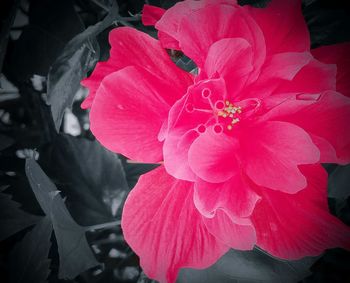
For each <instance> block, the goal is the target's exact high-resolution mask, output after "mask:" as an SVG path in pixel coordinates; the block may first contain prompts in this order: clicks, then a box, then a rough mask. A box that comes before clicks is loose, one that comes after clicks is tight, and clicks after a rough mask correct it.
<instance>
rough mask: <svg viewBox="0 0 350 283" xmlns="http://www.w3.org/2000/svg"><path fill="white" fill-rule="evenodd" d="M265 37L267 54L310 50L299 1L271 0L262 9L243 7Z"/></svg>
mask: <svg viewBox="0 0 350 283" xmlns="http://www.w3.org/2000/svg"><path fill="white" fill-rule="evenodd" d="M244 7H245V8H246V9H247V10H249V11H250V12H251V15H252V17H253V18H254V19H255V20H256V22H257V23H258V25H259V26H260V28H261V30H262V31H263V33H264V36H265V42H266V48H267V53H268V54H270V55H271V54H273V53H280V52H304V51H309V50H310V36H309V31H308V29H307V26H306V23H305V20H304V17H303V15H302V12H301V0H285V1H281V0H272V1H271V2H270V3H269V4H268V6H267V7H266V8H264V9H260V8H253V7H249V6H244Z"/></svg>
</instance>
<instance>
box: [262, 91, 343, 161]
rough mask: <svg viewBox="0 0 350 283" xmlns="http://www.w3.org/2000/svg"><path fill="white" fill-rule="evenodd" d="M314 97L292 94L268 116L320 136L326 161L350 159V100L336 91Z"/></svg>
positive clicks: (323, 158)
mask: <svg viewBox="0 0 350 283" xmlns="http://www.w3.org/2000/svg"><path fill="white" fill-rule="evenodd" d="M311 98H312V97H311V96H310V95H308V96H307V95H294V96H291V97H289V99H288V100H287V101H286V103H280V104H279V105H278V106H276V107H275V108H273V109H272V110H271V111H270V112H269V113H267V114H266V116H267V117H268V119H273V120H280V121H287V122H290V123H293V124H296V125H298V126H299V127H301V128H303V129H304V130H305V131H307V132H308V133H310V134H312V135H313V136H316V137H318V140H317V142H316V144H317V145H318V146H319V148H320V150H321V159H322V162H336V163H341V164H346V163H348V162H350V148H349V147H350V131H349V130H348V127H349V121H350V99H349V98H348V97H346V96H344V95H342V94H340V93H337V92H334V91H327V92H324V93H322V94H320V95H317V96H316V97H315V98H314V99H311ZM320 139H322V140H320ZM334 150H335V152H336V155H337V156H335V155H334ZM332 156H333V157H332Z"/></svg>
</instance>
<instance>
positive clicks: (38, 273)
mask: <svg viewBox="0 0 350 283" xmlns="http://www.w3.org/2000/svg"><path fill="white" fill-rule="evenodd" d="M51 234H52V224H51V221H50V218H49V217H48V216H46V217H44V218H42V219H41V220H40V222H39V223H38V224H37V225H36V226H35V227H34V228H33V229H32V230H31V231H29V232H28V233H27V234H26V235H25V236H24V238H23V239H22V240H21V242H19V243H18V244H17V245H16V246H15V247H14V249H13V250H12V252H11V254H10V282H11V283H27V282H35V283H43V282H46V279H47V277H48V275H49V273H50V269H49V268H50V260H49V259H48V255H49V250H50V247H51V241H50V238H51Z"/></svg>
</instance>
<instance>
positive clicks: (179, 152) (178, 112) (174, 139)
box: [159, 78, 226, 181]
mask: <svg viewBox="0 0 350 283" xmlns="http://www.w3.org/2000/svg"><path fill="white" fill-rule="evenodd" d="M205 87H207V88H209V89H211V90H212V97H213V98H215V97H217V96H218V95H221V96H222V95H223V94H225V91H226V89H225V82H224V80H223V79H222V78H220V79H213V80H209V81H202V82H200V83H199V84H196V85H193V86H191V87H189V88H188V92H187V94H186V95H184V96H183V97H182V98H181V99H179V100H178V101H177V102H176V103H175V104H174V105H173V106H172V108H171V109H170V111H169V115H168V121H167V122H168V123H167V125H163V127H162V129H161V131H160V136H159V137H160V138H161V139H165V141H164V146H163V154H164V164H165V168H166V170H167V172H168V173H169V174H170V175H172V176H173V177H175V178H177V179H181V180H187V181H194V180H195V179H196V175H195V174H194V173H193V171H192V169H191V168H190V166H189V163H188V151H189V149H190V146H191V144H192V142H193V141H194V140H195V139H196V138H197V137H198V136H199V134H198V130H197V129H198V127H199V126H200V125H204V124H206V123H207V121H208V120H209V119H212V118H213V114H212V112H211V111H209V113H207V112H202V111H193V112H191V113H189V112H187V111H186V110H185V109H186V105H187V104H188V103H189V104H193V105H194V106H197V107H199V108H201V107H202V108H205V107H207V108H210V106H209V105H206V104H204V103H203V102H202V104H203V105H200V103H201V102H199V101H198V96H201V91H202V90H203V88H205Z"/></svg>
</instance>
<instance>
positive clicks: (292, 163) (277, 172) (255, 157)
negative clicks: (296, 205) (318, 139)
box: [240, 121, 320, 194]
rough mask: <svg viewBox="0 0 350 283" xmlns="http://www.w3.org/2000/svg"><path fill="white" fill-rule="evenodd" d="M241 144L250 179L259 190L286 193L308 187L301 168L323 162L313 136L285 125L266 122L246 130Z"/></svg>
mask: <svg viewBox="0 0 350 283" xmlns="http://www.w3.org/2000/svg"><path fill="white" fill-rule="evenodd" d="M240 142H241V151H242V159H243V160H244V168H245V172H246V173H247V175H248V176H249V177H250V178H251V179H252V180H253V181H254V182H255V183H256V184H258V185H260V186H264V187H267V188H270V189H273V190H278V191H282V192H286V193H291V194H293V193H296V192H298V191H300V190H302V189H304V188H305V187H306V178H305V177H304V175H303V174H302V173H301V172H300V170H299V169H298V165H301V164H313V163H316V162H318V161H319V159H320V152H319V150H318V148H317V147H316V146H315V145H314V143H313V142H312V140H311V138H310V136H309V135H308V134H307V133H306V132H305V131H304V130H303V129H302V128H299V127H298V126H295V125H293V124H290V123H286V122H277V121H266V122H264V123H259V124H256V125H254V126H252V127H250V128H247V129H244V132H243V133H242V138H241V139H240Z"/></svg>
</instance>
